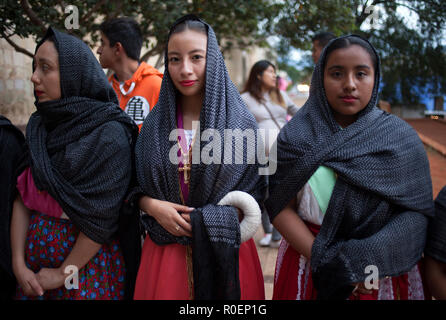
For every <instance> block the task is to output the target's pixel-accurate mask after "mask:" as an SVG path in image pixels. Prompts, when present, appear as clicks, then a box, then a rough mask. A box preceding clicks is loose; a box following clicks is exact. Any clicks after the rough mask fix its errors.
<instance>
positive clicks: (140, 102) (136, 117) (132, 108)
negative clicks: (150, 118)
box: [124, 96, 150, 125]
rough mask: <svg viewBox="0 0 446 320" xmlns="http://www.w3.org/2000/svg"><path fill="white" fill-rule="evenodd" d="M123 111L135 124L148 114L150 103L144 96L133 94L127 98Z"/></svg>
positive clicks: (142, 120)
mask: <svg viewBox="0 0 446 320" xmlns="http://www.w3.org/2000/svg"><path fill="white" fill-rule="evenodd" d="M124 111H125V113H127V114H128V115H129V116H130V118H132V119H133V121H135V123H136V124H137V125H140V124H142V123H143V122H144V119H145V118H146V117H147V115H148V114H149V112H150V105H149V102H147V99H146V98H144V97H142V96H134V97H132V98H131V99H130V100H129V102H128V103H127V105H126V106H125V110H124Z"/></svg>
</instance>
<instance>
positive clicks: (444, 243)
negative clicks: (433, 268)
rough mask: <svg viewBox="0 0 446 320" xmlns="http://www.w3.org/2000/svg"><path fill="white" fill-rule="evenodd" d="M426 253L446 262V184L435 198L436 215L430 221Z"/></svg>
mask: <svg viewBox="0 0 446 320" xmlns="http://www.w3.org/2000/svg"><path fill="white" fill-rule="evenodd" d="M425 253H426V254H427V255H429V256H431V257H433V258H435V259H436V260H438V261H441V262H443V263H446V186H445V187H443V189H442V190H441V191H440V193H439V194H438V196H437V198H436V200H435V217H434V218H431V219H430V222H429V230H428V241H427V245H426V249H425Z"/></svg>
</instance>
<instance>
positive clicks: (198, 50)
mask: <svg viewBox="0 0 446 320" xmlns="http://www.w3.org/2000/svg"><path fill="white" fill-rule="evenodd" d="M196 52H201V53H204V52H206V51H205V50H202V49H194V50H191V51H189V52H188V53H187V54H191V53H196ZM171 54H180V53H179V52H177V51H171V52H168V53H167V55H171Z"/></svg>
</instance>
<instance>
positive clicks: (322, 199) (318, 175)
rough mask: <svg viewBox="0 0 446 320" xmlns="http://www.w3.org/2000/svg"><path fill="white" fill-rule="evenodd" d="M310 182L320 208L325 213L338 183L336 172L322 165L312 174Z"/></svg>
mask: <svg viewBox="0 0 446 320" xmlns="http://www.w3.org/2000/svg"><path fill="white" fill-rule="evenodd" d="M308 183H309V184H310V187H311V190H312V191H313V194H314V196H315V197H316V200H317V203H318V204H319V208H321V211H322V213H323V214H324V215H325V212H326V211H327V208H328V203H329V202H330V198H331V194H332V193H333V189H334V186H335V183H336V174H335V172H334V171H333V169H330V168H328V167H325V166H320V167H319V168H318V169H317V170H316V172H315V173H314V174H313V175H312V176H311V178H310V180H308Z"/></svg>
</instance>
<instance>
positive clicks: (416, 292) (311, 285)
mask: <svg viewBox="0 0 446 320" xmlns="http://www.w3.org/2000/svg"><path fill="white" fill-rule="evenodd" d="M379 80H380V71H379V57H378V55H377V53H376V51H375V49H374V48H373V47H372V45H371V44H370V43H369V42H368V41H367V40H364V39H362V38H360V37H358V36H354V35H353V36H345V37H341V38H338V39H335V40H332V41H331V42H330V44H329V45H327V47H326V48H325V49H324V51H323V53H322V56H321V57H320V58H319V61H318V64H317V65H316V67H315V70H314V72H313V78H312V82H311V89H310V97H309V99H308V101H307V102H306V103H305V105H304V106H303V107H302V109H301V110H299V111H298V112H297V113H296V115H295V116H294V117H293V119H292V120H291V121H290V122H289V123H288V124H287V125H285V126H284V128H283V129H282V130H281V132H280V134H279V137H278V140H277V148H278V151H277V171H276V173H275V175H273V176H272V177H271V180H270V183H271V185H270V196H269V198H268V199H267V201H266V208H267V210H268V212H269V214H270V218H271V220H272V222H273V224H274V226H275V227H276V228H277V229H278V230H279V231H280V233H281V234H282V235H283V237H284V239H285V241H283V242H282V244H281V246H280V248H279V253H278V259H277V263H276V277H275V284H274V294H273V299H316V298H318V299H347V298H350V299H424V298H425V296H424V292H423V281H422V278H421V274H420V268H419V261H420V259H421V256H422V253H423V249H424V245H425V241H426V228H427V221H428V217H429V216H431V215H432V214H433V201H432V183H431V178H430V172H429V163H428V160H427V157H426V153H425V151H424V148H423V144H422V143H421V141H420V139H419V138H418V136H417V134H416V132H415V131H414V130H413V129H412V128H411V127H410V126H409V125H408V124H407V123H406V122H404V121H403V120H401V119H399V118H397V117H395V116H393V115H391V114H388V113H386V112H383V111H382V110H380V109H378V108H377V107H376V102H377V98H378V88H379ZM270 161H271V159H270ZM296 194H297V195H296ZM378 288H379V289H378Z"/></svg>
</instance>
